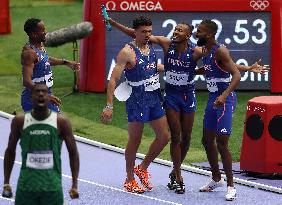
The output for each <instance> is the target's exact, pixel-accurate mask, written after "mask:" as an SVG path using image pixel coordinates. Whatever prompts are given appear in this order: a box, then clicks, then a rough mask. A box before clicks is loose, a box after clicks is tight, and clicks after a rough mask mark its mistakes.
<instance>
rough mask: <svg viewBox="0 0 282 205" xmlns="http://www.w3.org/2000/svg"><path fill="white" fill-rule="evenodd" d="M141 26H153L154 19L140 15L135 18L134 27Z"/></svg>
mask: <svg viewBox="0 0 282 205" xmlns="http://www.w3.org/2000/svg"><path fill="white" fill-rule="evenodd" d="M139 26H152V21H151V19H150V18H149V17H146V16H138V17H136V18H135V19H134V20H133V26H132V27H133V28H134V29H137V28H138V27H139Z"/></svg>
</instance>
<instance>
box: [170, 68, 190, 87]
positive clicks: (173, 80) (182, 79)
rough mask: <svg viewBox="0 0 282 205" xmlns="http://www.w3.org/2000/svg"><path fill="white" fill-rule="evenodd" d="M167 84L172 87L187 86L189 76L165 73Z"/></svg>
mask: <svg viewBox="0 0 282 205" xmlns="http://www.w3.org/2000/svg"><path fill="white" fill-rule="evenodd" d="M165 77H166V82H167V83H169V84H171V85H187V84H188V75H187V74H186V73H176V72H171V71H167V72H166V73H165Z"/></svg>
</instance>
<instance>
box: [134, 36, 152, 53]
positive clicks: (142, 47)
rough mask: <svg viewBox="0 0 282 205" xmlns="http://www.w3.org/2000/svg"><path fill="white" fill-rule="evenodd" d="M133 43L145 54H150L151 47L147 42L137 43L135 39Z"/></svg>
mask: <svg viewBox="0 0 282 205" xmlns="http://www.w3.org/2000/svg"><path fill="white" fill-rule="evenodd" d="M133 44H134V45H135V46H136V48H137V49H138V50H139V51H140V52H141V53H142V54H143V55H146V56H147V55H149V52H150V48H149V46H148V44H147V43H145V44H144V43H137V42H136V41H135V40H134V41H133Z"/></svg>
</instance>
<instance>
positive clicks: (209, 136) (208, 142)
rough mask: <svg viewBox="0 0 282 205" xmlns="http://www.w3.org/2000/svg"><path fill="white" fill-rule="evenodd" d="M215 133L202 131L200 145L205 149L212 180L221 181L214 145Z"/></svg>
mask: <svg viewBox="0 0 282 205" xmlns="http://www.w3.org/2000/svg"><path fill="white" fill-rule="evenodd" d="M215 139H216V133H215V132H214V131H210V130H206V129H204V130H203V138H202V144H203V145H204V147H205V150H206V154H207V158H208V161H209V163H210V166H211V171H212V179H213V180H214V181H216V182H217V181H219V180H220V179H221V176H220V171H219V165H218V151H217V147H216V144H215Z"/></svg>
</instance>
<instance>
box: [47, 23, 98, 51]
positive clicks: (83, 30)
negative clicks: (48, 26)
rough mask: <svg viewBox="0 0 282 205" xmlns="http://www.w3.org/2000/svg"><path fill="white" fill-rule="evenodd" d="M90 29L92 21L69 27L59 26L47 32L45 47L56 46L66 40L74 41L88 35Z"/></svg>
mask: <svg viewBox="0 0 282 205" xmlns="http://www.w3.org/2000/svg"><path fill="white" fill-rule="evenodd" d="M92 30H93V26H92V23H91V22H87V21H85V22H82V23H79V24H76V25H73V26H70V27H66V28H61V29H59V30H56V31H52V32H49V33H47V34H46V41H45V42H44V45H45V46H46V47H56V46H60V45H63V44H65V43H68V42H74V41H76V40H78V39H82V38H84V37H86V36H88V35H90V33H91V32H92Z"/></svg>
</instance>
